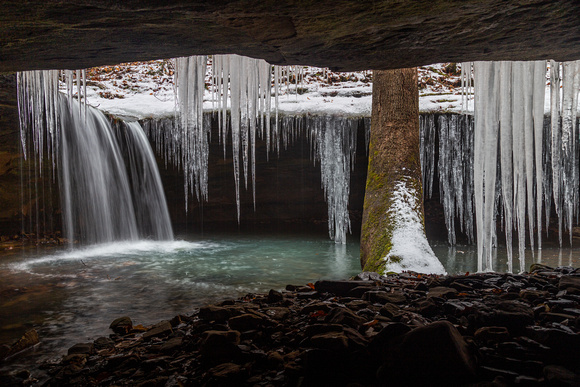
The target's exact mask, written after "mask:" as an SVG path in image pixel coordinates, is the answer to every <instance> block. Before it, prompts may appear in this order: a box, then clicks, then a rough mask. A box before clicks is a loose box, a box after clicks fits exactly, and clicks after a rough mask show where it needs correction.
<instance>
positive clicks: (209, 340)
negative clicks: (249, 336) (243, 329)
mask: <svg viewBox="0 0 580 387" xmlns="http://www.w3.org/2000/svg"><path fill="white" fill-rule="evenodd" d="M238 344H240V332H238V331H207V332H205V339H204V340H203V342H202V344H201V346H200V352H201V354H202V356H204V357H205V358H206V360H208V361H210V362H215V363H219V362H225V361H231V360H234V359H237V358H238V357H239V356H240V355H241V350H240V348H239V347H238Z"/></svg>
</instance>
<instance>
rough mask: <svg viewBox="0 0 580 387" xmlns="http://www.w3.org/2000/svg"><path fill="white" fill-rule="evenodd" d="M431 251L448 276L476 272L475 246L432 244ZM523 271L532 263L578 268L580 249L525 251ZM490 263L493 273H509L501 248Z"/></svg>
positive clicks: (505, 255)
mask: <svg viewBox="0 0 580 387" xmlns="http://www.w3.org/2000/svg"><path fill="white" fill-rule="evenodd" d="M432 248H433V251H434V252H435V255H437V257H438V258H439V260H440V261H441V263H442V264H443V266H445V269H446V270H447V272H448V273H449V274H463V273H467V272H469V273H474V272H476V271H477V247H476V246H453V247H449V246H447V245H443V244H439V245H438V244H433V245H432ZM513 259H514V262H513V268H514V271H517V270H518V269H517V268H519V267H520V265H519V259H518V257H517V254H516V255H515V256H514V258H513ZM524 262H525V263H524V267H525V270H529V268H530V266H531V265H532V264H534V263H541V264H544V265H547V266H552V267H558V266H573V267H578V266H580V248H564V249H560V248H554V247H544V248H543V249H542V250H535V251H532V250H529V249H528V250H526V254H525V261H524ZM492 263H493V268H494V271H498V272H509V271H510V270H509V265H508V262H507V254H506V250H505V248H503V247H499V248H496V249H493V253H492Z"/></svg>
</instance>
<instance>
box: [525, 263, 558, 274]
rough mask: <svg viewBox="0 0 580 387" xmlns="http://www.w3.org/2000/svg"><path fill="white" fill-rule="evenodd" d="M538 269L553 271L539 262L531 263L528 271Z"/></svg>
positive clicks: (536, 270) (531, 271)
mask: <svg viewBox="0 0 580 387" xmlns="http://www.w3.org/2000/svg"><path fill="white" fill-rule="evenodd" d="M538 271H554V268H553V267H550V266H546V265H543V264H541V263H532V265H531V266H530V273H535V272H538Z"/></svg>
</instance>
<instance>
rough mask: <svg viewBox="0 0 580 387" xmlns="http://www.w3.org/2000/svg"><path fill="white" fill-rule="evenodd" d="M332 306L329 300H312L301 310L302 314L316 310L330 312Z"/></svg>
mask: <svg viewBox="0 0 580 387" xmlns="http://www.w3.org/2000/svg"><path fill="white" fill-rule="evenodd" d="M331 307H332V305H331V304H329V303H327V302H312V303H309V304H307V305H306V306H304V307H303V308H302V309H301V310H300V314H310V313H314V312H324V313H328V312H329V311H330V308H331Z"/></svg>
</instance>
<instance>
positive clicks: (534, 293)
mask: <svg viewBox="0 0 580 387" xmlns="http://www.w3.org/2000/svg"><path fill="white" fill-rule="evenodd" d="M549 296H550V293H549V292H547V291H545V290H533V289H523V290H521V291H520V298H522V299H524V300H526V301H528V302H531V303H533V304H536V303H538V302H540V301H543V300H545V299H546V298H547V297H549Z"/></svg>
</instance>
